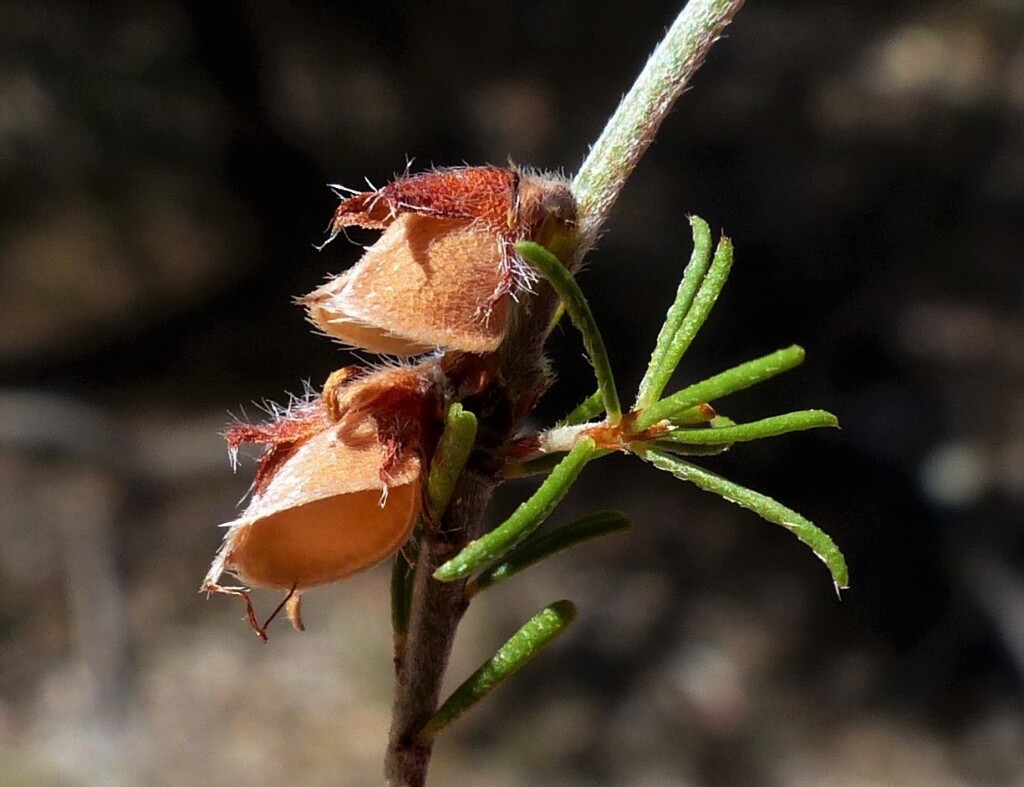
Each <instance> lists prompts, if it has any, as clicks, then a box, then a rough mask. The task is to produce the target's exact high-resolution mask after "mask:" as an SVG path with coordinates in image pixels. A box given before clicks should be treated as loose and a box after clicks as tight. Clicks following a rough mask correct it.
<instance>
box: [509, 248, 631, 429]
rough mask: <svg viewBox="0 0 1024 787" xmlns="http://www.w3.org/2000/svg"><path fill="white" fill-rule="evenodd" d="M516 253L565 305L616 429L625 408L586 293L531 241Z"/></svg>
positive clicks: (559, 263) (546, 251) (610, 420)
mask: <svg viewBox="0 0 1024 787" xmlns="http://www.w3.org/2000/svg"><path fill="white" fill-rule="evenodd" d="M516 252H517V253H518V254H519V256H520V257H522V258H523V259H524V260H526V261H527V262H529V263H530V264H531V265H533V266H534V267H536V268H537V269H538V270H540V272H541V274H543V276H544V278H545V279H547V280H548V281H549V282H550V283H551V286H552V287H554V289H555V292H556V293H558V297H559V298H560V299H561V301H562V303H564V304H565V310H566V311H567V312H569V319H571V320H572V324H573V325H575V326H576V329H577V330H578V331H579V332H580V333H581V334H582V335H583V344H584V346H585V347H586V348H587V354H588V355H589V356H590V360H591V361H592V362H593V364H594V375H595V376H596V377H597V389H598V391H600V392H601V402H602V404H603V405H604V409H605V412H606V413H608V423H610V424H612V425H614V424H617V423H618V422H619V420H620V419H621V418H622V406H621V405H620V404H619V393H618V391H617V390H616V388H615V377H614V376H613V375H612V366H611V362H610V361H609V360H608V351H607V350H606V349H605V346H604V339H603V338H602V337H601V331H600V330H599V329H598V327H597V322H596V321H595V320H594V313H593V312H592V311H590V304H589V303H587V299H586V298H585V297H584V296H583V291H582V290H581V289H580V288H579V285H578V284H577V283H576V279H574V278H573V275H572V274H571V273H570V272H569V269H568V268H566V267H565V266H564V265H563V264H562V261H561V260H559V259H558V257H556V256H555V255H554V254H552V253H551V252H550V251H548V250H547V249H545V248H544V247H543V246H541V245H540V244H537V243H533V242H532V241H520V242H519V243H517V244H516Z"/></svg>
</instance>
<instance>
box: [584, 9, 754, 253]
mask: <svg viewBox="0 0 1024 787" xmlns="http://www.w3.org/2000/svg"><path fill="white" fill-rule="evenodd" d="M743 3H744V0H691V1H690V2H689V3H687V5H686V7H685V8H684V9H683V10H682V12H681V13H680V14H679V16H678V17H676V21H675V22H673V23H672V27H670V28H669V30H668V32H667V33H665V37H664V38H663V39H662V40H661V43H660V44H658V47H657V48H656V49H655V50H654V52H653V53H652V54H651V56H650V58H648V60H647V64H646V65H645V66H644V69H643V71H641V72H640V76H639V77H637V80H636V82H634V83H633V87H632V88H630V90H629V92H628V93H627V94H626V95H625V96H624V97H623V99H622V101H621V102H620V103H619V106H618V109H616V110H615V114H614V115H612V117H611V119H610V120H609V121H608V123H607V125H606V126H605V127H604V131H603V132H602V133H601V136H600V137H599V138H598V140H597V142H595V143H594V146H593V147H592V148H591V149H590V153H589V154H588V155H587V158H586V160H585V161H584V162H583V165H582V166H581V167H580V170H579V172H578V173H576V177H575V178H574V179H573V183H572V191H573V194H575V195H576V200H577V202H579V215H580V232H581V235H582V242H581V246H582V247H583V249H584V250H586V249H589V248H590V247H591V246H592V245H593V243H594V241H595V240H596V238H597V235H598V233H599V232H600V230H601V226H602V225H603V224H604V222H605V220H606V219H607V218H608V214H609V213H611V209H612V206H613V205H614V204H615V200H617V199H618V197H619V194H620V193H621V192H622V188H623V186H625V185H626V181H627V180H628V179H629V176H630V175H632V174H633V170H634V169H635V168H636V165H637V163H638V162H639V161H640V159H641V157H642V156H643V155H644V153H645V152H646V150H647V148H648V147H650V145H651V142H652V141H654V137H655V135H657V133H658V129H659V128H661V124H662V121H664V119H665V116H666V115H668V113H669V110H671V109H672V105H673V104H675V102H676V99H677V98H679V96H680V95H681V94H682V92H683V90H684V89H685V88H686V86H687V85H688V84H689V83H690V79H691V78H692V77H693V75H694V74H695V73H696V72H697V69H699V68H700V67H701V64H703V62H704V58H706V57H707V55H708V52H710V51H711V47H712V46H713V45H714V43H715V42H716V41H717V40H718V39H719V38H720V37H721V35H722V32H723V31H724V30H725V28H726V27H728V25H729V23H730V22H732V20H733V17H734V16H736V13H737V12H738V11H739V10H740V8H742V7H743Z"/></svg>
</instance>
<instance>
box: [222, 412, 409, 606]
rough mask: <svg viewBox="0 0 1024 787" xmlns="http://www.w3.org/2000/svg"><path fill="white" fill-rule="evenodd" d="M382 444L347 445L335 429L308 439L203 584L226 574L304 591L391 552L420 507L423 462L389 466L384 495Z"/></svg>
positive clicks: (237, 525)
mask: <svg viewBox="0 0 1024 787" xmlns="http://www.w3.org/2000/svg"><path fill="white" fill-rule="evenodd" d="M380 468H381V445H380V443H379V442H378V441H373V440H371V441H368V442H367V443H363V444H361V445H358V446H352V445H349V444H346V443H345V442H343V441H342V440H341V438H340V437H339V430H338V429H337V428H332V429H327V430H325V431H323V432H321V433H320V434H318V435H316V436H315V437H313V438H311V439H309V440H308V441H306V442H305V443H304V444H303V445H302V446H301V447H299V448H298V449H297V450H296V451H295V453H294V454H293V455H291V456H290V457H289V458H288V459H287V460H286V461H285V462H284V463H283V464H282V465H281V466H280V467H279V468H278V469H277V470H276V472H275V473H274V476H273V478H272V479H271V481H270V483H269V484H268V486H267V488H266V489H265V490H264V492H263V493H262V494H260V495H258V496H256V497H254V499H253V500H252V502H251V503H250V504H249V506H248V507H247V508H246V510H245V511H244V512H243V513H242V515H241V516H240V517H239V518H238V519H236V520H235V521H233V522H231V523H229V524H228V527H229V529H228V532H227V535H226V536H225V539H224V544H223V546H222V547H221V551H220V552H219V553H218V555H217V558H216V559H215V560H214V563H213V565H212V566H211V568H210V572H209V573H208V574H207V577H206V581H205V583H204V584H205V585H206V586H210V585H215V584H216V583H217V582H218V580H219V579H220V575H221V574H222V573H223V572H225V571H226V572H228V573H231V574H234V575H235V576H237V577H238V578H239V579H241V580H242V581H243V582H245V583H246V584H249V585H253V586H256V587H266V588H274V589H277V590H283V591H288V592H290V591H293V590H294V591H296V592H301V591H303V590H306V589H308V588H311V587H316V586H317V585H324V584H327V583H330V582H336V581H338V580H340V579H344V578H345V577H347V576H350V575H352V574H354V573H356V572H358V571H361V570H363V569H365V568H369V567H370V566H373V565H375V564H376V563H378V562H380V561H381V560H383V559H384V558H386V557H388V556H389V555H391V554H393V553H394V552H395V551H396V550H397V549H398V548H399V547H401V546H402V544H403V543H405V541H406V540H407V539H408V537H409V534H410V532H411V531H412V528H413V525H414V524H415V522H416V518H417V516H418V514H419V510H420V499H421V488H420V487H421V484H420V461H419V458H418V456H417V455H416V454H414V453H411V454H408V455H407V456H405V457H404V458H403V459H402V460H401V461H399V462H398V463H396V465H395V466H394V467H393V468H392V469H391V471H390V479H389V485H388V492H387V496H386V500H385V502H384V504H383V505H381V501H382V491H383V485H382V483H381V480H380Z"/></svg>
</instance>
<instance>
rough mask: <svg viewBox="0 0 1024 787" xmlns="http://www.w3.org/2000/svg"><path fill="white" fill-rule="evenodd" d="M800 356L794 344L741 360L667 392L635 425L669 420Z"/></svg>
mask: <svg viewBox="0 0 1024 787" xmlns="http://www.w3.org/2000/svg"><path fill="white" fill-rule="evenodd" d="M803 360H804V350H803V348H802V347H798V346H796V345H795V344H794V345H793V346H792V347H787V348H785V349H783V350H777V351H776V352H773V353H769V354H768V355H765V356H763V357H761V358H757V359H755V360H753V361H747V362H746V363H741V364H740V365H739V366H734V367H733V368H732V369H728V370H726V371H724V372H722V373H721V374H716V375H715V376H714V377H709V378H708V379H707V380H703V381H702V382H699V383H696V384H694V385H691V386H688V387H686V388H684V389H683V390H681V391H679V392H678V393H674V394H672V395H671V396H667V397H665V398H664V399H662V400H661V401H660V402H656V403H655V404H652V405H651V406H650V407H647V408H645V409H644V410H643V412H641V413H640V415H639V417H638V418H637V422H636V427H637V428H638V429H646V428H647V427H649V426H653V425H654V424H656V423H658V421H662V420H665V419H669V420H671V419H672V417H673V416H674V415H675V414H676V413H679V412H682V411H687V410H689V408H691V407H693V406H694V405H696V404H700V403H701V402H712V401H714V400H715V399H720V398H721V397H723V396H726V395H728V394H731V393H735V392H736V391H742V390H743V389H744V388H749V387H750V386H752V385H757V384H758V383H762V382H764V381H765V380H768V379H770V378H772V377H774V376H775V375H777V374H781V373H782V372H785V371H789V370H790V369H792V368H794V367H796V366H799V365H800V364H801V363H803Z"/></svg>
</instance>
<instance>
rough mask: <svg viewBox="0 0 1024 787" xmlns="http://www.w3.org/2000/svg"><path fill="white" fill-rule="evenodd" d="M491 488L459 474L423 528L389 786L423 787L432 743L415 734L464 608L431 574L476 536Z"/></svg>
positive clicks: (433, 703) (435, 696)
mask: <svg viewBox="0 0 1024 787" xmlns="http://www.w3.org/2000/svg"><path fill="white" fill-rule="evenodd" d="M494 486H495V482H494V480H493V479H492V478H490V477H487V476H484V475H480V474H477V473H474V472H472V471H467V472H465V473H463V475H462V478H461V479H460V480H459V483H458V485H457V487H456V490H455V495H454V497H453V499H452V503H451V506H450V507H449V509H448V512H447V513H446V515H445V516H444V518H443V520H442V522H441V524H440V525H439V526H438V527H434V528H428V529H427V532H425V533H424V535H423V539H422V541H421V543H420V551H419V555H418V558H417V562H416V571H415V574H414V577H413V591H412V594H413V595H412V599H413V601H412V608H411V610H410V617H409V632H408V637H407V639H406V642H405V647H404V650H403V653H402V654H401V657H400V658H399V659H398V663H397V673H396V689H395V703H394V708H393V715H392V720H391V734H390V740H389V743H388V753H387V759H386V761H385V771H386V773H387V777H388V779H389V780H390V782H391V784H393V785H402V787H419V786H420V785H423V784H424V783H425V781H426V775H427V767H428V765H429V762H430V755H431V750H432V748H433V741H432V740H431V741H428V742H420V741H418V740H417V739H416V734H417V733H418V732H419V731H420V730H421V729H422V728H423V727H424V725H425V724H426V723H427V722H428V721H429V720H430V717H431V716H432V715H433V714H434V711H435V710H436V709H437V707H438V704H439V701H440V691H441V682H442V680H443V678H444V674H445V671H446V668H447V666H448V657H449V656H450V655H451V650H452V642H453V640H454V637H455V631H456V629H457V627H458V624H459V621H460V620H461V619H462V615H463V613H464V612H465V611H466V607H467V606H468V602H467V601H466V596H465V584H466V583H465V582H464V581H460V582H438V581H437V580H436V579H434V578H433V573H434V570H435V569H436V568H437V567H438V566H440V565H441V564H442V563H444V562H445V561H447V560H448V559H450V558H452V557H454V556H455V555H456V554H458V552H459V551H460V550H461V549H462V547H464V546H465V545H466V544H467V543H468V542H469V541H470V540H471V539H472V537H474V536H476V535H479V530H480V525H481V522H482V521H483V514H484V510H485V509H486V507H487V502H488V500H489V499H490V497H491V492H492V491H493V490H494Z"/></svg>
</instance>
